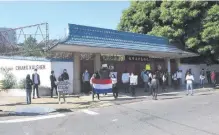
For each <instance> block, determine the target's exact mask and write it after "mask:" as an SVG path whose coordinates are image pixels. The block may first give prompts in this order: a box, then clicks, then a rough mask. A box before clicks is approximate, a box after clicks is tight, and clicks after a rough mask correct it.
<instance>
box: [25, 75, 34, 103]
mask: <svg viewBox="0 0 219 135" xmlns="http://www.w3.org/2000/svg"><path fill="white" fill-rule="evenodd" d="M32 85H33V81H32V80H31V79H30V75H29V74H28V75H27V76H26V85H25V88H26V101H27V104H31V91H32Z"/></svg>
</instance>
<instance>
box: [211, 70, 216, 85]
mask: <svg viewBox="0 0 219 135" xmlns="http://www.w3.org/2000/svg"><path fill="white" fill-rule="evenodd" d="M211 82H212V84H213V87H214V88H215V87H216V72H215V71H212V72H211Z"/></svg>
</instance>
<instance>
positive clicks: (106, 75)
mask: <svg viewBox="0 0 219 135" xmlns="http://www.w3.org/2000/svg"><path fill="white" fill-rule="evenodd" d="M99 75H100V79H110V70H109V69H108V67H107V64H103V65H102V68H101V69H100V71H99Z"/></svg>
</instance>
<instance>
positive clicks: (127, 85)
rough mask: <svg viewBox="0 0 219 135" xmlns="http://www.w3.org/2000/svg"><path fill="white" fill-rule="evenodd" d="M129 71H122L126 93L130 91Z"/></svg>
mask: <svg viewBox="0 0 219 135" xmlns="http://www.w3.org/2000/svg"><path fill="white" fill-rule="evenodd" d="M129 77H130V75H129V73H128V72H127V71H125V72H124V73H122V83H123V85H124V89H125V93H129Z"/></svg>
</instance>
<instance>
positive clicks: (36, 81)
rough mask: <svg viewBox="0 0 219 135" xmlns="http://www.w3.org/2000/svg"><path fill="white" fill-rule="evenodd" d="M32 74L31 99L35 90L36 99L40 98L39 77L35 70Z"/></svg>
mask: <svg viewBox="0 0 219 135" xmlns="http://www.w3.org/2000/svg"><path fill="white" fill-rule="evenodd" d="M34 72H35V73H34V74H32V81H33V99H34V98H35V90H36V95H37V98H40V96H39V85H40V75H39V74H38V73H37V69H34Z"/></svg>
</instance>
